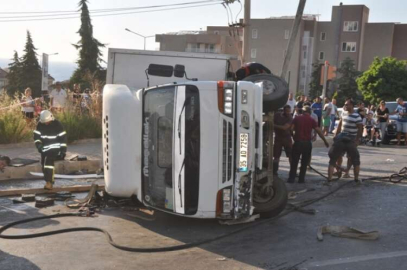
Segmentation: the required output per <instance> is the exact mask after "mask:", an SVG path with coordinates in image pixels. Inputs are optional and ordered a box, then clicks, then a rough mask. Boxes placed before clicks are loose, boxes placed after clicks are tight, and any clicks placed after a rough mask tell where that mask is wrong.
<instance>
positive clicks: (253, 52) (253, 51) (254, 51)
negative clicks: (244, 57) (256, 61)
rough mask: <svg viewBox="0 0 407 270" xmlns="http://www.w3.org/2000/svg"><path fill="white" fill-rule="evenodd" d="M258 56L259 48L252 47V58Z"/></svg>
mask: <svg viewBox="0 0 407 270" xmlns="http://www.w3.org/2000/svg"><path fill="white" fill-rule="evenodd" d="M256 56H257V49H252V50H251V52H250V57H251V58H256Z"/></svg>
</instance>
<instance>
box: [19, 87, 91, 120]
mask: <svg viewBox="0 0 407 270" xmlns="http://www.w3.org/2000/svg"><path fill="white" fill-rule="evenodd" d="M20 104H21V111H22V113H23V116H24V118H25V119H26V121H27V123H30V122H31V121H32V120H33V119H35V118H38V117H39V115H40V113H41V111H43V110H46V109H47V110H50V111H51V112H53V113H58V112H63V111H64V110H65V109H66V108H67V106H68V104H72V105H73V108H74V109H75V111H77V112H80V113H89V111H90V108H91V104H92V96H91V93H90V89H89V88H86V89H85V90H84V91H81V89H80V85H79V84H74V89H73V91H71V90H69V89H68V90H64V89H63V88H62V85H61V83H60V82H56V83H55V88H54V89H53V90H51V91H50V92H48V91H43V94H42V96H41V97H39V98H33V97H32V90H31V88H30V87H28V88H27V89H25V91H24V95H23V97H22V99H21V103H20Z"/></svg>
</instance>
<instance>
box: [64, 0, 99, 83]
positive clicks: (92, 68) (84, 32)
mask: <svg viewBox="0 0 407 270" xmlns="http://www.w3.org/2000/svg"><path fill="white" fill-rule="evenodd" d="M87 2H88V1H87V0H80V1H79V3H78V6H79V7H80V10H81V27H80V28H79V31H78V32H77V33H78V34H79V35H80V37H81V39H80V40H79V41H78V43H77V44H73V46H74V47H75V48H76V49H77V50H79V59H78V61H77V64H78V68H77V69H76V70H75V72H74V74H73V75H72V77H71V83H85V84H86V83H88V84H90V82H87V80H86V78H85V75H86V74H88V73H90V74H92V75H93V76H96V77H98V76H101V75H99V73H100V71H101V70H102V68H101V66H100V63H101V62H102V61H103V60H102V59H101V56H102V53H101V51H100V48H103V47H105V45H104V44H102V43H100V42H99V41H98V40H97V39H95V38H94V37H93V26H92V23H91V19H90V15H89V9H88V5H87Z"/></svg>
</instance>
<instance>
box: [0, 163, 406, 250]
mask: <svg viewBox="0 0 407 270" xmlns="http://www.w3.org/2000/svg"><path fill="white" fill-rule="evenodd" d="M311 169H312V170H314V171H315V172H317V173H318V174H319V175H321V176H322V177H324V178H325V179H328V178H327V177H326V176H325V175H323V174H322V173H320V172H319V171H317V170H316V169H314V168H312V167H311ZM386 179H388V180H389V181H390V182H391V183H400V182H401V181H402V180H407V167H404V168H403V169H401V170H400V171H399V173H398V174H392V175H391V176H390V177H389V176H386V177H370V178H364V179H361V180H362V181H372V180H379V181H383V180H386ZM352 182H353V181H348V182H346V183H343V184H341V185H339V186H338V187H336V188H335V189H333V190H331V191H330V192H328V193H326V194H324V195H322V196H320V197H318V198H314V199H310V200H306V201H303V202H301V203H300V204H297V205H296V207H295V208H291V209H288V210H286V211H284V212H283V213H281V214H280V215H278V216H276V217H273V218H269V219H264V220H260V221H258V222H256V223H251V224H249V225H246V226H243V227H241V228H239V229H237V230H234V231H232V232H229V233H225V234H222V235H219V236H215V237H212V238H209V239H205V240H201V241H197V242H192V243H186V244H180V245H174V246H167V247H147V248H143V247H128V246H122V245H119V244H117V243H115V242H114V240H113V238H112V236H111V235H110V234H109V232H108V231H106V230H104V229H101V228H97V227H75V228H68V229H61V230H54V231H49V232H42V233H34V234H28V235H4V234H3V233H4V232H5V231H6V230H8V229H10V228H12V227H14V226H16V225H20V224H25V223H30V222H33V221H37V220H44V219H52V218H62V217H89V216H92V215H93V214H94V212H93V211H82V212H75V213H63V214H55V215H49V216H42V217H34V218H29V219H23V220H19V221H15V222H11V223H9V224H6V225H5V226H3V227H1V228H0V238H2V239H29V238H37V237H44V236H50V235H55V234H62V233H68V232H78V231H94V232H101V233H103V234H104V235H105V237H106V239H107V241H108V242H109V244H110V245H112V246H113V247H115V248H117V249H120V250H124V251H129V252H138V253H152V252H167V251H176V250H183V249H189V248H193V247H198V246H201V245H204V244H208V243H211V242H215V241H218V240H221V239H223V238H226V237H229V236H232V235H235V234H237V233H240V232H242V231H245V230H247V229H250V228H254V227H257V226H259V225H262V224H265V223H269V222H271V221H275V220H277V219H279V218H282V217H284V216H286V215H288V214H290V213H292V212H294V211H297V210H298V209H301V208H304V207H305V206H308V205H311V204H314V203H316V202H318V201H320V200H322V199H324V198H326V197H328V196H330V195H332V194H334V193H336V192H337V191H339V190H340V189H342V188H344V187H345V186H347V185H349V184H350V183H352Z"/></svg>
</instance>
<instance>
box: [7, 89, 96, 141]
mask: <svg viewBox="0 0 407 270" xmlns="http://www.w3.org/2000/svg"><path fill="white" fill-rule="evenodd" d="M91 100H92V102H91V103H90V105H89V110H88V111H87V112H85V111H83V110H81V108H80V104H74V103H72V102H71V101H68V104H67V107H66V109H65V110H64V112H63V113H55V118H57V119H58V120H59V121H61V123H62V125H63V126H64V128H65V130H66V131H67V134H68V142H72V141H75V140H79V139H85V138H100V137H101V136H102V120H101V119H102V96H101V95H100V94H97V93H93V94H91ZM19 103H20V99H19V97H18V96H17V95H16V96H14V97H10V96H8V95H7V94H1V95H0V144H7V143H19V142H25V141H31V140H32V138H33V134H32V131H33V130H34V129H35V127H36V123H37V121H36V120H33V121H32V122H31V123H29V124H27V122H26V120H25V119H24V117H23V114H22V112H21V106H20V105H18V104H19ZM43 108H44V106H43Z"/></svg>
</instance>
